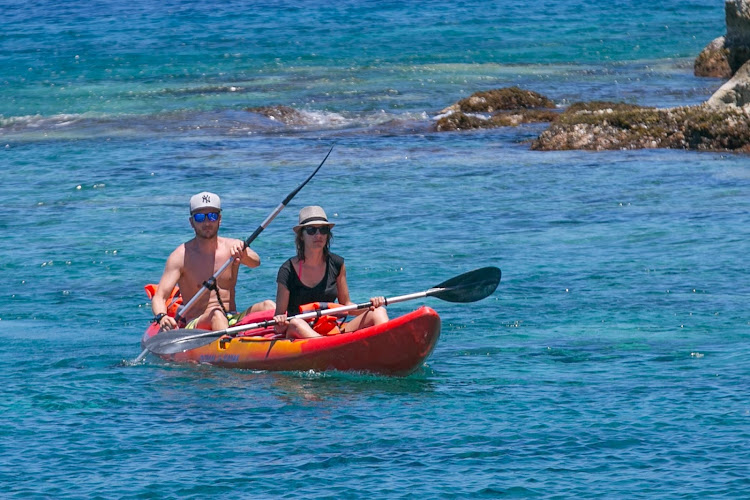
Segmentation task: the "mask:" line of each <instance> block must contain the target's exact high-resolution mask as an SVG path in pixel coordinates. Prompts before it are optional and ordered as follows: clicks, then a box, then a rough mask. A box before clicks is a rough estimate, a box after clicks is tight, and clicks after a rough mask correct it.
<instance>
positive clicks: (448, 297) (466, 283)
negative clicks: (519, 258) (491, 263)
mask: <svg viewBox="0 0 750 500" xmlns="http://www.w3.org/2000/svg"><path fill="white" fill-rule="evenodd" d="M501 274H502V273H501V272H500V269H499V268H497V267H483V268H481V269H475V270H474V271H469V272H468V273H464V274H462V275H460V276H456V277H454V278H451V279H449V280H448V281H444V282H443V283H440V284H439V285H437V286H435V287H434V288H432V289H430V290H428V291H427V295H429V296H430V297H437V298H438V299H442V300H445V301H448V302H476V301H477V300H482V299H483V298H485V297H489V296H490V295H492V294H493V293H494V292H495V290H496V289H497V286H498V285H499V284H500V276H501Z"/></svg>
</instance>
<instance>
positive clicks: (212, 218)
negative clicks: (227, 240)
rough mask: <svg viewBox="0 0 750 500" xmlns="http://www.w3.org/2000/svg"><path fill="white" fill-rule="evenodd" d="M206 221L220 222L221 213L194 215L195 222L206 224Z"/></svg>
mask: <svg viewBox="0 0 750 500" xmlns="http://www.w3.org/2000/svg"><path fill="white" fill-rule="evenodd" d="M206 219H208V220H210V221H211V222H216V221H217V220H219V212H208V213H207V214H193V220H194V221H195V222H204V221H205V220H206Z"/></svg>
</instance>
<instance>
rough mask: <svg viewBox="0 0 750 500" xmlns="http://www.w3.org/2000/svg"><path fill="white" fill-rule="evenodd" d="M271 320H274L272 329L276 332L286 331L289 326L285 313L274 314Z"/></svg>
mask: <svg viewBox="0 0 750 500" xmlns="http://www.w3.org/2000/svg"><path fill="white" fill-rule="evenodd" d="M273 320H274V321H275V322H276V324H275V325H273V331H274V332H276V333H286V329H287V328H288V327H289V320H288V318H287V317H286V313H282V314H278V315H276V316H274V317H273Z"/></svg>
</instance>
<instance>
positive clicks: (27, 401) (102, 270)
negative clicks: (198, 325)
mask: <svg viewBox="0 0 750 500" xmlns="http://www.w3.org/2000/svg"><path fill="white" fill-rule="evenodd" d="M714 3H715V2H707V1H706V2H689V3H685V2H672V3H668V4H666V5H665V6H663V7H662V8H661V10H659V11H656V10H655V9H653V8H651V5H650V4H646V3H644V2H635V1H631V2H618V3H616V4H611V5H608V6H601V5H599V4H598V3H595V2H578V3H575V2H574V3H570V2H556V3H552V4H549V3H548V4H545V5H539V6H528V7H523V8H522V7H520V4H518V5H516V4H511V3H510V2H496V3H493V4H492V6H491V7H486V6H484V7H485V8H484V9H481V8H480V7H482V5H481V4H480V3H478V2H462V3H459V4H457V5H453V4H451V3H446V2H424V3H422V4H420V6H419V7H414V6H407V5H402V4H400V3H388V2H385V3H382V2H378V3H374V2H361V1H360V2H354V1H353V2H344V3H340V4H337V5H336V6H328V5H324V4H319V3H317V2H301V3H300V2H295V3H291V2H273V3H245V2H229V3H223V4H221V5H215V4H208V3H205V2H199V1H194V2H166V3H162V4H160V6H159V7H158V8H157V7H154V6H152V5H151V4H150V3H147V2H138V1H136V2H130V3H128V4H127V5H125V4H122V5H120V4H117V5H115V4H112V3H109V2H102V3H97V4H92V5H91V6H90V7H89V4H85V5H84V4H83V3H79V2H69V3H68V4H66V6H64V7H61V6H57V5H55V6H51V5H50V4H49V3H48V2H35V3H31V4H29V3H24V4H21V3H17V2H5V3H4V4H3V7H4V12H6V13H7V16H6V21H5V22H6V23H7V26H8V29H7V30H4V33H3V34H2V35H0V49H2V50H3V52H4V53H6V54H8V63H7V64H3V65H0V76H2V78H0V85H2V88H3V93H4V95H6V96H8V98H7V99H3V100H2V101H1V102H0V115H2V116H1V118H0V137H1V138H2V141H3V145H4V150H3V155H2V158H3V160H2V162H3V168H2V169H0V186H2V187H1V188H0V189H2V195H3V199H4V201H5V207H6V216H5V217H3V218H0V230H2V234H3V236H4V237H3V238H1V239H0V269H1V270H2V276H3V280H2V282H1V283H0V295H1V296H2V298H3V300H2V302H0V304H2V305H0V336H1V337H0V338H2V340H3V342H2V344H0V345H2V347H1V349H2V351H1V352H0V356H1V357H2V359H3V360H4V363H2V364H0V375H1V376H2V378H3V379H4V380H5V384H3V385H4V388H3V389H2V391H3V396H4V397H2V398H0V415H2V416H3V417H2V418H3V424H4V425H2V426H0V433H2V443H3V445H2V446H0V458H2V462H3V463H4V464H6V467H5V468H2V469H0V484H2V485H3V486H2V491H3V493H4V495H5V496H9V497H19V498H20V497H24V498H25V497H42V498H46V497H56V498H58V497H63V498H74V497H80V496H86V497H96V496H99V497H117V498H149V497H159V498H161V497H168V498H172V497H206V496H211V497H219V498H236V497H237V496H241V497H253V498H255V497H258V498H284V497H299V496H302V497H305V498H333V497H336V498H340V497H355V496H357V497H359V496H371V497H379V498H411V497H428V498H475V497H478V498H481V497H500V496H517V497H543V498H545V497H559V498H569V497H571V496H581V497H621V496H626V497H629V498H654V497H685V498H706V497H732V498H736V497H741V496H743V495H744V492H745V490H747V489H748V486H749V484H748V477H750V466H749V465H748V461H747V458H746V450H747V447H748V444H749V441H750V427H749V425H748V423H749V419H750V406H748V400H749V398H748V396H750V394H749V393H748V392H749V391H748V387H750V384H749V383H748V378H749V377H750V364H749V363H748V354H750V352H749V351H748V347H747V338H748V331H749V330H750V318H748V314H747V297H748V296H750V285H748V283H749V282H750V281H749V280H748V271H747V266H746V265H745V260H746V255H747V254H748V250H749V248H748V244H747V241H749V240H750V234H749V233H750V229H748V227H750V226H749V225H748V219H749V218H750V217H749V216H750V197H749V196H748V194H749V192H750V163H748V160H747V157H746V156H741V155H729V154H714V153H712V154H705V153H701V154H699V153H694V152H683V151H667V150H647V151H614V152H602V153H591V152H534V151H530V150H529V146H528V142H527V141H528V140H530V139H532V138H534V137H535V136H536V135H537V134H538V133H539V132H540V131H541V130H542V129H543V128H542V127H539V126H529V127H521V128H517V129H498V130H493V131H479V132H470V133H440V134H438V133H434V132H431V131H430V124H431V118H432V117H433V116H434V115H435V114H437V113H438V112H439V110H440V109H442V108H443V107H445V106H447V105H449V104H451V103H452V102H454V101H455V100H457V99H459V98H462V97H465V96H467V95H469V94H470V93H472V92H474V91H476V90H480V89H487V88H495V87H501V86H508V85H519V86H522V87H524V88H529V89H531V90H536V91H539V92H542V93H543V94H545V95H548V96H549V97H550V98H552V99H553V100H555V101H556V102H558V103H560V104H561V105H565V104H566V103H569V102H573V101H576V100H590V99H608V100H624V101H627V102H634V103H638V104H648V105H656V106H675V105H687V104H695V103H697V102H701V101H702V100H704V99H706V98H707V97H708V96H709V95H710V94H711V93H712V92H713V91H714V90H715V89H716V88H717V87H718V86H719V85H720V83H721V82H720V81H717V80H712V79H697V78H695V77H693V76H692V71H691V63H692V57H694V55H695V54H697V52H698V51H699V50H700V49H701V48H702V47H703V46H704V45H705V44H706V43H708V41H710V40H711V39H712V38H714V37H715V36H719V35H720V34H722V33H723V32H724V26H723V22H724V20H723V19H724V18H723V11H722V8H721V5H718V4H716V5H714ZM636 13H637V15H636ZM76 55H78V56H79V57H78V59H75V56H76ZM24 68H25V69H24ZM28 68H33V70H32V71H29V70H28ZM22 70H23V71H22ZM266 105H268V106H280V105H283V106H290V107H292V108H294V109H297V110H298V111H300V112H302V116H303V118H302V119H300V121H299V122H298V123H294V124H291V125H284V124H281V123H278V122H275V123H274V122H272V121H271V120H268V119H265V118H262V117H260V116H259V115H254V114H251V113H247V112H246V111H244V109H245V108H246V107H249V106H266ZM334 143H335V148H334V152H333V153H332V154H331V157H330V158H329V159H328V161H327V163H326V164H325V166H324V167H323V168H322V169H321V171H320V172H319V174H318V175H317V176H316V177H315V178H314V179H313V181H311V183H310V184H309V185H308V187H306V188H305V189H304V190H302V191H301V192H300V193H299V194H298V195H297V197H296V198H295V199H294V200H293V202H292V203H291V204H290V206H289V207H288V208H286V209H285V210H284V211H283V212H282V213H281V214H280V215H279V216H278V217H277V219H276V220H275V221H274V222H273V223H272V224H271V225H270V226H269V227H268V228H267V229H266V230H265V231H264V232H263V233H262V234H261V236H260V237H259V238H258V239H257V240H256V241H255V242H254V243H253V248H254V249H255V250H256V251H257V252H258V253H259V254H260V255H261V257H262V259H263V264H262V266H261V267H260V268H258V269H256V270H245V271H243V273H242V275H241V277H240V284H239V287H238V302H239V304H241V305H242V304H249V303H251V302H254V301H257V300H261V299H265V298H271V297H272V294H273V292H274V279H275V275H276V270H277V269H278V266H279V265H280V264H281V263H282V262H283V261H284V260H285V259H286V258H288V257H289V256H290V255H291V254H292V252H293V242H292V232H291V229H290V228H291V226H292V225H294V223H295V221H296V216H297V211H298V210H299V208H300V207H302V206H304V205H307V204H320V205H322V206H323V207H325V209H326V211H327V212H328V214H329V216H330V217H331V218H332V219H333V220H334V221H335V222H336V224H337V225H336V229H335V241H334V246H333V248H334V251H336V252H337V253H339V254H341V255H343V256H344V257H345V258H346V261H347V268H348V277H349V283H350V288H351V290H352V298H353V300H355V301H362V300H366V298H367V297H370V296H372V295H374V294H382V295H385V296H394V295H401V294H405V293H411V292H418V291H422V290H425V289H427V288H429V287H431V286H433V285H435V284H437V283H440V282H442V281H444V280H445V279H448V278H450V277H452V276H455V275H458V274H460V273H463V272H466V271H469V270H472V269H476V268H479V267H483V266H486V265H495V266H498V267H500V268H501V269H502V270H503V280H502V282H501V284H500V287H499V288H498V290H497V292H496V293H495V294H493V295H492V296H491V297H490V298H488V299H485V300H483V301H480V302H476V303H472V304H463V305H462V304H452V303H447V302H443V301H440V300H437V299H427V300H425V301H414V302H409V303H402V304H397V305H393V306H391V307H390V308H389V310H390V314H391V315H392V316H396V315H398V314H400V313H403V312H406V311H409V310H411V309H412V308H414V307H417V306H418V305H419V304H420V303H425V304H428V305H430V306H432V307H433V308H435V309H436V310H437V311H438V312H439V313H440V315H441V317H442V320H443V330H442V334H441V338H440V341H439V343H438V345H437V347H436V349H435V351H434V352H433V354H432V355H431V357H430V358H429V359H428V361H427V363H426V365H425V366H423V367H421V368H420V369H419V370H418V371H417V372H416V373H414V374H412V375H411V376H409V377H407V378H388V377H379V376H373V375H368V374H342V373H325V374H320V373H267V372H251V371H241V370H226V369H217V368H213V367H210V366H199V367H195V366H174V365H170V364H166V363H163V362H160V361H158V360H156V359H153V358H147V360H146V362H145V363H143V364H138V365H135V366H133V365H132V363H130V361H132V360H133V359H134V358H135V357H136V356H137V355H138V354H139V352H140V346H139V340H140V336H141V334H142V333H143V330H144V329H145V327H146V326H147V324H148V321H149V320H150V318H151V313H150V308H149V305H148V302H147V298H146V296H145V293H144V291H143V285H145V284H146V283H150V282H155V281H157V280H158V279H159V276H160V274H161V271H162V269H163V266H164V261H165V259H166V256H167V255H168V254H169V252H170V251H171V250H172V249H173V248H174V247H175V246H176V245H178V244H179V243H180V242H182V241H184V240H185V239H186V238H188V237H189V236H190V227H189V225H188V222H187V209H186V207H187V202H188V199H189V197H190V195H192V194H193V193H195V192H198V191H201V190H204V189H207V190H212V191H215V192H217V193H220V194H221V196H222V199H223V200H224V204H225V206H226V208H225V212H224V217H223V226H222V234H224V235H227V236H233V237H237V238H245V237H247V236H248V235H249V234H251V233H252V231H253V230H254V229H255V228H256V227H258V225H259V224H260V223H261V222H262V221H263V220H264V218H265V217H266V216H267V215H268V214H269V213H270V212H271V211H272V210H273V209H274V208H275V207H276V206H277V205H278V203H279V202H280V201H281V200H282V199H283V198H284V197H285V196H286V195H287V194H288V193H289V191H291V189H293V188H294V187H295V186H296V185H298V184H299V183H300V182H301V181H302V180H303V179H304V178H305V177H306V176H307V175H308V174H309V173H310V172H312V170H313V169H314V168H315V167H316V166H317V165H318V163H319V162H320V161H321V160H322V158H323V157H324V156H325V154H326V152H327V151H328V148H329V147H330V146H331V145H332V144H334Z"/></svg>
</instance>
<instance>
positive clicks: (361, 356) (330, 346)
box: [141, 306, 440, 376]
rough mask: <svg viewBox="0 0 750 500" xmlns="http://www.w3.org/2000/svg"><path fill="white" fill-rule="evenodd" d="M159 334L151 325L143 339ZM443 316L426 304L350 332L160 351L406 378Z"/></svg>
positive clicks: (250, 318) (255, 317)
mask: <svg viewBox="0 0 750 500" xmlns="http://www.w3.org/2000/svg"><path fill="white" fill-rule="evenodd" d="M272 316H273V311H261V312H260V313H253V314H250V315H247V316H246V317H245V318H243V319H242V321H241V322H240V323H241V324H250V323H255V322H261V321H264V320H267V319H270V318H271V317H272ZM158 332H159V327H158V326H157V325H155V324H151V326H149V328H148V329H147V330H146V332H145V333H144V335H143V338H142V339H141V346H145V343H146V341H147V340H148V339H150V338H151V337H153V336H154V335H156V334H157V333H158ZM439 336H440V316H438V314H437V313H436V312H435V311H434V310H433V309H432V308H430V307H427V306H422V307H420V308H419V309H417V310H415V311H412V312H410V313H408V314H405V315H403V316H399V317H397V318H394V319H392V320H390V321H388V322H387V323H383V324H381V325H376V326H372V327H369V328H363V329H361V330H357V331H354V332H350V333H342V334H338V335H332V336H326V337H316V338H311V339H285V338H275V336H274V335H273V328H268V329H265V330H253V331H249V332H244V334H242V335H237V336H234V337H230V336H226V335H225V336H223V337H220V338H218V339H216V340H215V341H213V342H211V343H210V344H207V345H204V346H202V347H196V348H194V349H190V350H187V351H184V352H178V353H175V354H159V355H158V356H159V357H160V358H162V359H164V360H166V361H171V362H176V363H201V364H210V365H215V366H221V367H225V368H240V369H250V370H269V371H308V370H314V371H320V372H322V371H327V370H339V371H358V372H370V373H376V374H383V375H396V376H404V375H408V374H409V373H411V372H413V371H414V370H416V369H417V368H419V367H420V366H421V365H422V363H423V362H424V361H425V359H427V357H428V356H429V355H430V353H431V352H432V350H433V349H434V348H435V344H437V341H438V337H439Z"/></svg>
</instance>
